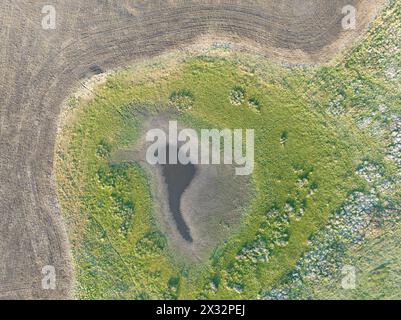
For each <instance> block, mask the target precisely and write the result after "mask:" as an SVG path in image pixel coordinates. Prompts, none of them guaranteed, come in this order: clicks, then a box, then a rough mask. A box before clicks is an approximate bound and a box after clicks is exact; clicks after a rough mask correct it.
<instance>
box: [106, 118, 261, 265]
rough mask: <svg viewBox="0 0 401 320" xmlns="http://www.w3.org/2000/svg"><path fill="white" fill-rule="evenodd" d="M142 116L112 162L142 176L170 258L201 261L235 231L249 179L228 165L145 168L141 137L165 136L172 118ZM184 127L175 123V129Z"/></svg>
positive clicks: (248, 191) (144, 144) (245, 201)
mask: <svg viewBox="0 0 401 320" xmlns="http://www.w3.org/2000/svg"><path fill="white" fill-rule="evenodd" d="M142 116H143V119H141V123H142V125H141V127H142V128H141V132H140V134H139V140H138V141H137V143H136V144H135V145H132V146H130V147H128V148H126V149H124V150H119V151H117V152H115V154H113V156H112V162H115V163H120V162H132V161H135V162H137V163H139V164H140V165H141V167H142V168H143V169H144V170H145V171H146V172H147V174H148V176H149V182H150V186H151V191H152V195H153V198H154V212H155V218H156V223H157V224H158V226H159V227H160V228H161V230H162V231H163V232H164V233H165V234H166V236H167V238H168V242H169V245H170V248H171V249H172V250H173V251H174V252H175V254H179V255H180V256H183V257H185V258H188V259H189V260H191V261H200V260H203V259H206V258H207V257H208V255H209V254H210V252H211V251H212V249H213V248H214V247H215V246H216V245H218V244H219V243H221V242H222V241H224V240H225V239H226V238H227V237H229V236H230V235H232V233H233V232H235V230H237V228H238V227H239V225H240V222H241V218H242V216H243V214H244V212H245V211H246V209H247V208H248V206H249V200H250V199H251V194H252V191H253V187H252V183H251V178H250V176H236V175H235V167H234V166H233V165H225V164H220V165H202V164H196V165H194V164H191V163H189V164H188V165H182V164H168V165H160V164H157V165H151V164H149V162H148V161H147V160H146V152H147V149H148V147H149V143H148V142H146V138H145V137H146V133H147V132H148V131H149V130H151V129H156V128H157V129H162V130H163V131H165V132H168V127H169V121H170V120H176V119H177V118H178V116H177V115H176V114H174V112H162V113H156V114H144V115H142ZM186 127H187V126H185V125H184V124H183V123H178V129H179V130H181V129H184V128H186ZM168 149H169V148H166V158H167V159H169V155H167V150H168ZM173 149H174V148H173ZM177 149H178V150H179V149H180V146H177ZM175 152H179V151H175ZM167 163H168V162H167Z"/></svg>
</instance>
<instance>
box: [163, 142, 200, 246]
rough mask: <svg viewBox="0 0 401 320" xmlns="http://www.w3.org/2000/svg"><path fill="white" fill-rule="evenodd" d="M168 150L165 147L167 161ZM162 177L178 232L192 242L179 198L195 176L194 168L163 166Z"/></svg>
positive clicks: (179, 165) (180, 165)
mask: <svg viewBox="0 0 401 320" xmlns="http://www.w3.org/2000/svg"><path fill="white" fill-rule="evenodd" d="M168 150H169V148H168V147H167V159H168V158H169V151H168ZM162 167H163V175H164V178H165V181H166V184H167V190H168V202H169V207H170V211H171V212H172V214H173V216H174V220H175V222H176V224H177V228H178V231H179V232H180V234H181V236H182V237H183V238H184V239H185V240H186V241H188V242H192V237H191V233H190V230H189V228H188V226H187V224H186V223H185V221H184V219H183V217H182V213H181V209H180V204H181V197H182V195H183V193H184V191H185V189H186V188H187V187H188V186H189V185H190V183H191V181H192V179H193V178H194V176H195V173H196V168H195V166H194V165H193V164H191V163H190V164H187V165H182V164H166V165H163V166H162Z"/></svg>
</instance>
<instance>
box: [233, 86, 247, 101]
mask: <svg viewBox="0 0 401 320" xmlns="http://www.w3.org/2000/svg"><path fill="white" fill-rule="evenodd" d="M245 93H246V90H245V89H244V88H243V87H241V86H235V87H234V89H233V90H231V92H230V102H231V104H233V105H234V106H240V105H241V104H242V103H243V102H244V101H245Z"/></svg>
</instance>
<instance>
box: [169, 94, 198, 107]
mask: <svg viewBox="0 0 401 320" xmlns="http://www.w3.org/2000/svg"><path fill="white" fill-rule="evenodd" d="M170 104H171V105H172V106H173V107H174V108H177V109H178V110H179V111H186V110H191V109H192V107H193V104H194V96H193V94H192V92H191V91H190V90H187V89H184V90H179V91H173V93H172V94H171V95H170Z"/></svg>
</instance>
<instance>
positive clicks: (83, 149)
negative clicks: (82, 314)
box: [55, 2, 401, 299]
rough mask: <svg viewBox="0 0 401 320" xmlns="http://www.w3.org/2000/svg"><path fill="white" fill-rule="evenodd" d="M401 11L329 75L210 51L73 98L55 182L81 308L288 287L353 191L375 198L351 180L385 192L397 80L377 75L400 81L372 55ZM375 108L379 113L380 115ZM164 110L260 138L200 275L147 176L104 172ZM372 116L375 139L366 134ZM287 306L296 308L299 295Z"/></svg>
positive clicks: (120, 74) (171, 58) (394, 8)
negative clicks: (172, 237)
mask: <svg viewBox="0 0 401 320" xmlns="http://www.w3.org/2000/svg"><path fill="white" fill-rule="evenodd" d="M400 12H401V10H400V5H399V4H397V3H396V2H391V4H390V6H389V8H388V9H387V10H386V11H385V12H384V13H383V15H382V16H381V17H380V18H378V19H377V21H376V23H375V25H374V26H373V27H372V30H371V31H370V33H369V34H368V35H367V37H366V39H365V41H363V43H362V44H361V45H358V46H356V47H355V48H353V49H352V50H350V51H349V52H347V53H346V55H345V56H344V57H341V58H340V57H339V58H338V61H336V62H335V63H334V64H332V65H326V66H322V67H315V68H305V67H291V68H288V67H282V66H278V65H276V64H273V63H271V62H268V61H266V59H264V58H263V57H261V56H257V55H254V54H245V53H237V52H234V51H233V50H231V49H229V48H227V49H218V48H213V47H212V48H209V50H206V51H204V52H202V53H199V52H198V53H191V54H183V53H174V54H166V55H164V56H163V57H159V58H154V59H151V60H149V61H148V62H144V63H138V64H137V65H135V66H132V67H130V68H127V69H124V70H119V71H117V72H116V73H114V74H112V75H111V76H109V77H108V79H107V82H106V83H105V84H103V85H100V86H99V87H97V88H95V89H94V97H93V98H92V99H89V100H88V99H76V98H71V99H70V100H69V102H68V106H67V107H66V111H65V119H64V120H65V121H64V124H63V127H62V130H61V132H60V135H59V141H58V146H57V150H56V163H55V170H56V178H57V187H58V196H59V200H60V203H61V207H62V212H63V215H64V218H65V221H66V225H67V230H68V233H69V237H70V241H71V247H72V250H73V258H74V264H75V277H76V288H75V295H76V297H77V298H82V299H114V298H116V299H157V298H167V299H188V298H189V299H192V298H217V299H220V298H229V299H238V298H262V297H263V296H264V295H265V293H266V292H268V291H269V290H271V289H273V288H277V287H280V286H284V287H285V286H289V285H290V284H291V281H288V277H290V276H291V272H292V270H294V268H296V266H297V263H299V261H300V259H301V258H302V257H303V256H304V255H305V254H306V253H307V252H308V251H310V250H313V249H314V248H313V241H312V244H311V239H312V238H313V237H314V236H315V235H316V234H319V233H322V232H324V230H325V227H326V226H327V225H328V224H329V222H330V221H331V219H332V217H333V214H334V213H335V212H337V210H338V209H339V208H340V207H341V206H342V205H343V204H344V202H345V201H347V199H348V197H349V196H350V195H351V194H353V192H355V191H358V192H365V191H368V190H369V189H370V188H371V187H372V182H367V181H366V180H364V179H363V178H362V177H361V176H360V175H358V174H357V173H356V172H357V170H358V168H359V167H360V166H361V163H362V162H363V161H369V162H372V163H377V164H378V165H379V166H380V168H381V171H380V174H381V179H382V180H383V179H386V177H390V178H391V177H392V176H394V175H395V174H396V173H397V172H398V170H399V168H397V167H396V165H395V164H394V163H393V162H392V161H389V160H386V158H385V155H386V152H387V151H386V150H387V149H386V146H385V145H383V143H382V142H383V139H384V138H383V136H385V135H386V128H387V127H386V124H388V123H389V121H390V118H391V115H399V111H400V106H401V105H400V90H399V89H400V80H399V78H395V79H394V78H389V76H388V72H389V71H388V70H389V69H388V66H386V65H385V64H386V63H387V64H390V65H391V68H392V69H391V70H393V69H395V70H398V71H399V70H400V53H399V51H398V52H396V54H392V55H389V56H386V55H384V54H383V55H382V54H381V53H380V52H379V51H380V50H382V46H381V45H380V41H384V39H386V41H387V40H388V39H393V36H392V33H391V29H392V28H394V27H395V26H397V23H399V21H400ZM394 41H397V40H394ZM389 46H390V45H389ZM398 48H399V47H398ZM372 52H374V54H372ZM383 105H385V106H386V112H385V113H382V112H380V111H379V110H380V107H381V106H383ZM169 110H178V118H179V119H178V120H179V121H181V122H182V123H185V124H186V125H187V126H188V127H192V128H196V129H201V128H221V129H222V128H232V129H234V128H244V129H246V128H249V129H255V139H256V141H255V171H254V174H253V176H252V179H253V183H254V186H255V192H254V196H253V199H252V201H251V204H250V206H249V207H248V208H247V209H246V212H245V213H244V215H243V217H242V223H241V227H240V228H239V229H238V230H235V232H233V233H232V235H231V236H230V237H229V238H228V239H226V240H225V241H224V242H223V243H221V244H220V245H219V246H217V247H216V248H214V249H213V250H212V252H211V254H210V258H209V259H207V260H205V261H203V262H202V263H198V264H194V263H192V262H189V261H186V260H185V259H181V258H178V256H179V255H177V254H175V253H174V252H173V250H172V249H171V248H170V246H169V240H168V237H167V236H166V235H165V234H164V233H163V231H162V229H161V228H160V226H159V223H158V221H157V219H156V216H155V215H154V203H153V201H154V199H153V196H152V192H151V188H150V185H149V177H148V176H147V173H146V172H145V170H144V169H143V168H141V166H140V165H139V164H138V163H135V162H132V163H121V164H118V163H117V164H116V163H113V164H111V163H110V161H109V160H110V156H111V154H112V153H113V152H114V151H116V150H119V149H121V148H124V147H127V146H129V145H132V144H135V142H136V141H137V140H138V138H139V134H140V129H141V122H142V121H143V119H144V114H145V113H155V114H156V113H158V112H166V111H169ZM367 117H369V126H368V127H366V126H362V125H360V124H361V123H362V122H364V120H366V118H367ZM391 190H392V191H391V193H385V192H384V193H380V194H379V196H380V198H381V199H385V200H387V202H388V201H390V200H391V199H393V198H396V197H398V196H399V185H398V187H397V186H396V187H394V188H392V189H391ZM391 221H392V218H391V219H390V222H391ZM387 225H388V223H387V224H386V226H387ZM392 228H394V226H392ZM394 232H396V231H394ZM372 241H373V240H372ZM375 248H377V246H376V247H375ZM352 250H355V248H354V247H353V246H352V244H349V245H348V244H347V246H346V247H345V248H342V249H341V255H339V259H345V260H347V255H352V256H356V255H358V254H359V255H364V256H367V255H369V252H370V251H369V250H368V249H363V250H365V251H366V252H365V251H363V250H359V252H360V253H358V254H357V253H355V254H352ZM376 250H379V249H376ZM396 253H397V250H396V249H394V250H393V251H392V253H389V254H390V255H391V254H396ZM364 263H366V262H364V261H361V262H360V264H364ZM396 266H397V264H395V267H396ZM399 267H400V266H399V264H398V268H399ZM376 278H377V277H376ZM327 279H328V280H327ZM330 279H332V280H330ZM366 279H367V280H364V281H365V282H368V281H370V284H369V286H370V287H369V288H368V289H366V290H361V291H360V292H359V293H357V294H354V295H351V296H352V297H364V296H368V297H370V296H369V295H368V293H367V292H370V294H372V293H371V292H372V291H374V290H375V289H376V286H379V285H380V281H379V280H377V281H376V282H374V284H372V282H371V279H370V278H369V277H368V276H367V277H366ZM326 280H327V281H329V282H330V281H337V279H336V278H335V277H334V276H333V277H331V278H330V277H327V276H326ZM305 285H307V286H309V287H308V288H307V289H305V290H307V291H308V292H313V293H311V294H310V296H309V297H325V296H331V295H334V296H335V297H337V296H338V297H340V296H343V295H344V294H343V293H341V292H337V293H332V294H331V295H329V294H328V293H327V292H325V291H324V290H323V289H322V290H321V291H319V290H315V289H314V287H313V284H305ZM329 287H330V286H328V288H329ZM338 290H339V289H338ZM339 291H341V290H339ZM326 293H327V294H326ZM388 294H390V293H388ZM372 295H373V294H372ZM351 296H346V297H351ZM291 297H293V298H297V297H304V295H303V294H302V289H299V290H298V291H297V290H296V291H294V292H293V293H292V296H291Z"/></svg>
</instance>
